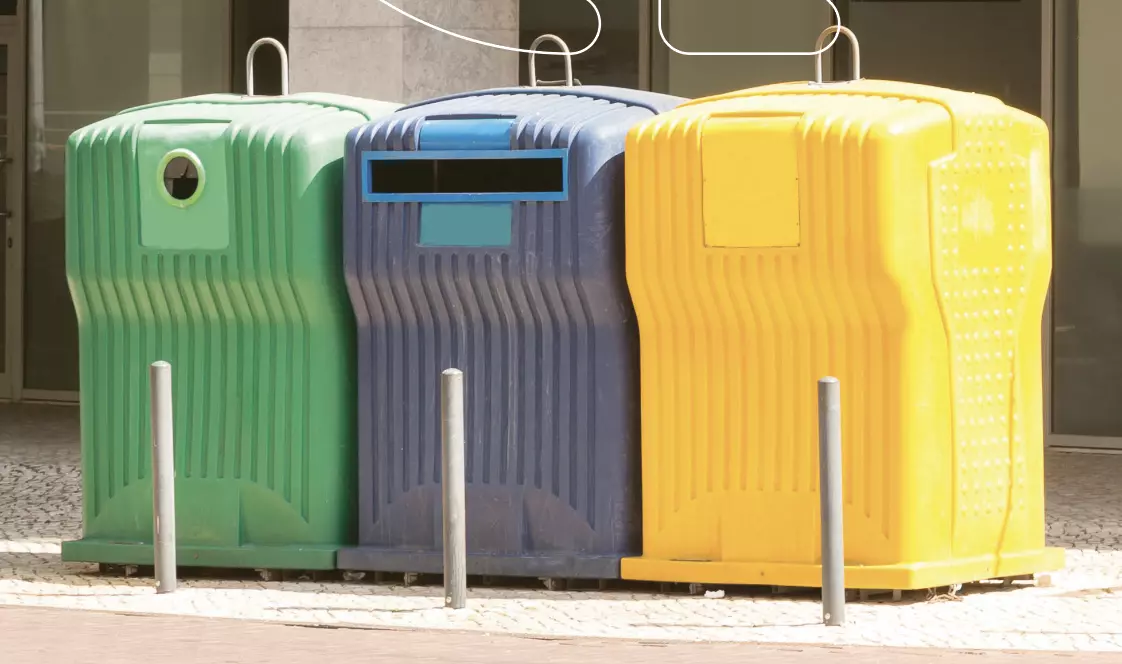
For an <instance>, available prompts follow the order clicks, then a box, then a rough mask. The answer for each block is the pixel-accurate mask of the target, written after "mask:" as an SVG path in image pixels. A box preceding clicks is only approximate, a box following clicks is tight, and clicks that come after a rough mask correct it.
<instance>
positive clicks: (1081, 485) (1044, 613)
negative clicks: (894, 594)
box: [0, 406, 1122, 651]
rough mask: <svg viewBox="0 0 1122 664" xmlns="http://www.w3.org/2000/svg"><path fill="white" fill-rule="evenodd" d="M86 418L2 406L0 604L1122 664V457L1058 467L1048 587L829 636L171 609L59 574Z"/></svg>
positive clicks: (740, 609)
mask: <svg viewBox="0 0 1122 664" xmlns="http://www.w3.org/2000/svg"><path fill="white" fill-rule="evenodd" d="M77 418H78V411H77V409H76V408H64V407H46V406H44V407H29V406H21V407H12V406H0V605H21V606H39V607H55V608H79V609H91V610H100V611H113V612H128V613H144V614H172V615H193V616H203V617H236V618H249V619H257V620H265V621H279V622H287V623H299V624H324V625H350V626H368V627H381V626H388V627H415V628H435V629H456V630H471V631H485V632H489V633H508V634H523V635H542V636H546V635H548V636H588V637H619V638H634V639H658V640H687V641H753V642H763V643H801V644H832V645H843V644H849V645H884V646H899V647H939V648H957V649H963V648H968V649H1023V650H1064V651H1074V650H1092V651H1122V455H1111V454H1080V453H1070V452H1050V453H1049V454H1048V458H1047V478H1048V540H1049V544H1050V545H1053V546H1063V547H1065V548H1067V549H1068V559H1067V563H1068V567H1067V569H1066V570H1065V571H1063V572H1061V573H1058V574H1054V575H1052V577H1051V584H1050V585H1047V587H1043V586H1041V587H1033V586H1027V585H1026V586H1013V587H1009V588H1003V587H1000V586H979V587H973V586H968V587H967V588H965V589H963V591H962V592H961V593H960V594H959V595H958V596H957V597H945V596H943V597H936V598H933V599H930V600H928V599H926V598H925V597H924V596H922V595H920V596H916V597H911V596H907V597H905V598H904V600H903V601H900V602H892V601H887V600H883V601H882V600H875V599H874V600H870V601H864V602H856V603H851V604H850V605H849V606H848V608H847V617H848V623H849V624H848V625H847V626H846V627H843V628H833V629H831V628H825V627H823V626H821V625H820V624H819V623H820V611H821V608H820V605H819V604H818V602H817V601H816V600H815V599H814V598H813V597H810V598H807V597H803V598H799V597H793V598H788V597H773V596H770V595H764V596H757V595H744V596H741V595H739V594H736V593H731V592H730V593H729V596H727V597H724V598H720V599H706V598H704V597H693V596H690V595H688V594H684V593H682V594H668V593H659V592H653V590H657V588H654V589H647V588H645V587H641V588H629V589H622V590H609V591H572V592H547V591H545V590H544V589H541V590H538V589H535V588H522V589H517V588H477V587H473V588H472V589H471V591H470V600H469V607H468V609H466V610H463V611H447V610H445V609H443V608H442V604H443V598H442V590H441V588H439V587H433V586H410V587H404V586H401V585H379V584H374V583H369V582H365V581H364V582H357V583H344V582H331V583H327V582H313V581H278V582H268V583H266V582H262V581H259V580H216V579H200V580H184V581H181V585H180V590H179V591H177V592H176V593H174V594H170V595H160V596H157V595H156V594H155V592H154V589H153V582H152V580H151V579H145V578H127V579H126V578H116V577H105V576H100V575H98V574H97V569H96V566H92V565H82V564H66V563H63V562H62V561H61V560H60V557H59V548H60V542H61V541H63V540H67V539H74V538H77V537H79V536H80V533H81V489H80V478H81V468H80V462H79V453H78V446H77V438H78V435H77Z"/></svg>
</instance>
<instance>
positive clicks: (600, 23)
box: [378, 0, 842, 56]
mask: <svg viewBox="0 0 1122 664" xmlns="http://www.w3.org/2000/svg"><path fill="white" fill-rule="evenodd" d="M584 1H585V2H587V3H588V5H589V6H590V7H592V11H593V12H595V13H596V35H595V36H594V37H593V38H592V41H591V42H589V43H588V46H585V47H584V48H582V49H580V50H579V51H573V52H571V53H570V54H569V55H580V54H582V53H587V52H588V51H589V50H590V49H592V47H593V46H595V45H596V42H598V41H599V40H600V33H601V31H603V29H604V19H603V17H601V16H600V8H599V7H597V6H596V3H595V2H593V0H584ZM785 1H787V2H790V1H791V0H785ZM378 2H380V3H382V4H383V5H385V6H387V7H389V8H390V9H392V10H394V11H395V12H397V13H398V14H401V15H402V16H404V17H406V18H408V19H410V20H412V21H416V22H417V23H420V24H421V25H423V26H425V27H428V28H432V29H433V30H436V31H437V32H443V33H444V34H446V35H448V36H450V37H455V38H456V39H462V40H464V41H467V42H471V43H473V44H479V45H480V46H490V47H491V48H497V49H500V50H503V51H511V52H514V53H527V54H530V55H535V54H539V55H565V54H564V53H562V52H561V51H534V50H531V49H528V48H514V47H513V46H504V45H502V44H495V43H492V42H489V41H483V40H482V39H475V38H473V37H466V36H464V35H461V34H458V33H455V32H452V31H451V30H446V29H444V28H442V27H440V26H438V25H433V24H432V23H429V22H428V21H426V20H424V19H422V18H419V17H417V16H414V15H413V14H410V13H409V12H407V11H405V10H404V9H402V8H401V7H398V6H397V5H395V4H393V3H392V2H390V0H378ZM823 2H825V3H826V4H827V5H829V6H830V10H831V11H833V12H834V19H835V20H836V21H837V22H836V23H835V24H834V25H835V26H836V27H838V28H840V27H842V20H841V12H840V11H838V6H837V4H835V2H834V0H823ZM657 11H658V36H659V37H661V38H662V43H663V44H666V47H667V48H669V49H670V50H671V51H674V52H675V53H677V54H679V55H804V56H805V55H821V54H823V53H825V52H826V51H828V50H830V49H831V48H833V47H834V44H836V43H837V41H838V39H839V38H840V37H841V33H840V32H835V33H834V38H833V39H831V40H830V43H829V44H826V45H825V46H823V47H822V48H820V49H818V50H817V51H683V50H682V49H680V48H678V47H676V46H674V45H673V44H671V43H670V40H669V39H667V38H666V32H665V31H664V30H663V27H662V0H658V8H657Z"/></svg>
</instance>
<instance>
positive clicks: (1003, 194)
mask: <svg viewBox="0 0 1122 664" xmlns="http://www.w3.org/2000/svg"><path fill="white" fill-rule="evenodd" d="M729 145H733V146H739V147H744V146H751V147H752V148H754V149H753V150H751V151H747V150H740V151H739V152H737V151H736V150H727V148H728V147H729ZM710 147H713V148H715V149H714V150H710ZM706 150H709V154H706ZM714 152H716V153H717V157H714V156H713V153H714ZM627 157H628V165H627V168H628V173H627V186H628V191H627V195H628V206H627V215H628V217H627V224H628V225H627V264H628V283H629V285H630V288H631V292H632V296H633V298H634V303H635V309H636V312H637V315H638V318H639V329H640V334H641V340H642V341H641V357H642V359H641V367H642V406H643V425H642V426H643V443H642V445H643V518H644V528H643V548H644V551H643V556H642V557H640V558H628V559H626V560H624V561H623V564H622V568H623V575H624V577H625V578H629V579H642V580H652V581H671V582H698V583H734V584H771V585H791V586H817V585H819V584H820V582H821V568H820V566H819V564H820V554H821V548H820V520H819V514H820V498H819V494H818V482H819V477H818V469H819V466H818V449H817V447H818V438H817V435H818V427H817V423H818V413H817V400H816V385H815V384H816V381H817V380H818V379H820V378H823V377H825V376H835V377H837V378H838V379H839V380H840V383H841V393H842V415H841V421H842V441H843V446H844V450H843V462H844V481H843V483H844V493H845V499H844V502H845V505H844V522H845V559H846V564H847V568H846V578H845V581H846V584H847V586H848V587H851V588H873V589H912V588H928V587H935V586H941V585H950V584H952V583H962V582H969V581H975V580H980V579H987V578H991V577H1000V576H1015V575H1020V574H1031V573H1034V572H1039V571H1047V570H1050V569H1055V568H1056V566H1057V565H1059V566H1061V567H1062V552H1061V551H1057V550H1053V549H1047V548H1045V546H1044V544H1045V543H1044V502H1043V498H1044V495H1043V494H1044V492H1043V467H1042V466H1043V464H1042V460H1043V459H1042V457H1043V454H1042V450H1043V438H1042V428H1041V422H1042V412H1043V411H1042V407H1043V397H1042V381H1041V364H1040V357H1041V354H1040V343H1041V334H1040V317H1041V313H1042V310H1043V307H1044V301H1045V295H1046V293H1047V289H1048V281H1049V273H1050V267H1051V262H1050V261H1051V256H1050V248H1051V247H1050V238H1049V225H1050V214H1049V213H1050V210H1049V206H1050V201H1049V196H1050V189H1049V184H1050V183H1049V169H1048V136H1047V129H1046V128H1045V126H1044V123H1043V122H1041V121H1040V120H1039V119H1038V118H1034V117H1032V116H1030V115H1028V114H1026V113H1023V112H1021V111H1018V110H1016V109H1013V108H1010V107H1007V106H1005V105H1004V104H1002V103H1001V102H1000V101H999V100H997V99H994V98H992V97H986V96H983V95H975V94H969V93H964V92H958V91H953V90H943V89H939V88H934V87H929V86H922V85H913V84H907V83H896V82H889V81H857V82H852V83H842V84H836V85H824V86H815V85H808V84H806V83H791V84H783V85H775V86H765V87H762V88H756V89H751V90H746V91H742V92H738V93H730V94H728V95H722V96H718V97H713V98H708V99H704V100H695V101H693V102H690V103H689V104H686V105H684V106H683V107H681V108H679V109H677V110H675V111H673V112H671V113H667V114H664V115H661V116H659V117H657V118H654V119H652V120H651V121H649V122H647V123H644V124H643V125H642V126H640V127H637V128H636V129H635V130H634V131H633V132H632V134H631V136H630V137H629V142H628V148H627ZM759 163H763V164H765V165H766V166H767V168H768V169H771V170H770V172H769V171H768V170H764V171H755V177H752V178H748V177H744V178H742V180H741V182H740V188H739V189H733V188H731V187H726V186H725V185H726V184H727V183H729V182H731V181H732V180H730V179H729V178H728V177H727V176H728V175H729V173H732V174H736V173H746V172H748V171H753V170H754V169H755V168H756V166H755V164H759ZM785 168H789V169H790V170H789V172H788V171H782V173H785V175H782V177H779V176H775V173H777V172H780V171H781V169H785ZM773 176H774V177H776V178H777V179H775V181H774V183H772V182H770V181H769V180H770V178H772V177H773ZM788 177H789V179H790V180H787V179H785V178H788ZM775 192H781V193H782V195H784V196H787V195H789V196H790V197H791V200H778V199H777V198H776V197H775V195H774V194H775ZM744 200H749V201H752V204H750V205H742V204H741V203H742V202H743V201H744ZM791 215H793V217H791ZM733 222H738V223H733ZM792 222H793V224H794V226H793V230H794V234H793V237H782V236H781V235H776V234H775V233H774V229H775V228H776V227H777V226H779V225H782V224H787V225H788V226H790V224H791V223H792ZM714 227H716V229H717V230H718V231H720V235H719V236H720V238H721V240H722V242H723V244H722V245H720V246H714V245H715V243H714V242H713V235H712V234H711V231H712V230H714ZM764 240H767V241H771V242H772V244H767V242H765V241H764Z"/></svg>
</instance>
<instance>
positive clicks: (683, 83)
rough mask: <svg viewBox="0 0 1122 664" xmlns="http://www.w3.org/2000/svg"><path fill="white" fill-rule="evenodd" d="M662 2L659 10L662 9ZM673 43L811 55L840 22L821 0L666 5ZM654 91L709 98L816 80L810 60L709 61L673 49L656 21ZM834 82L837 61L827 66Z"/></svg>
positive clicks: (695, 0)
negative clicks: (822, 37)
mask: <svg viewBox="0 0 1122 664" xmlns="http://www.w3.org/2000/svg"><path fill="white" fill-rule="evenodd" d="M658 5H659V3H658V1H657V0H656V2H655V3H654V7H655V9H656V10H657V8H658ZM661 5H662V27H663V33H664V34H665V35H666V38H667V39H668V40H669V41H670V43H671V44H673V45H674V47H675V48H677V49H678V50H680V51H694V52H701V51H725V52H727V51H753V52H764V51H771V52H779V51H782V52H795V53H798V52H807V51H813V50H814V43H815V41H816V40H817V39H818V35H819V34H820V33H821V32H822V30H824V29H825V28H826V27H827V26H829V25H831V24H832V23H834V22H835V19H834V14H833V12H832V11H831V10H830V8H829V6H828V5H827V4H826V3H825V2H823V1H822V0H661ZM652 23H653V25H652V26H651V27H652V31H653V36H652V39H651V44H652V47H651V48H652V51H653V60H654V63H653V69H652V71H653V84H652V87H653V88H654V89H655V90H660V91H665V92H668V93H670V94H673V95H680V96H683V97H691V98H693V97H703V96H706V95H712V94H720V93H723V92H729V91H732V90H740V89H743V88H750V87H753V86H757V85H766V84H768V83H782V82H786V81H806V80H809V79H810V78H812V77H813V76H814V63H813V61H812V60H811V58H809V57H807V56H792V55H776V56H703V55H681V54H680V53H675V52H674V51H672V50H670V49H669V48H668V47H667V46H666V45H665V44H664V43H663V41H662V38H661V37H660V36H659V30H658V20H657V14H655V19H654V20H652ZM824 66H825V72H826V76H827V77H828V76H829V71H830V66H831V60H830V54H829V53H827V54H826V56H825V60H824Z"/></svg>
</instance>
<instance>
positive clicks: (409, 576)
mask: <svg viewBox="0 0 1122 664" xmlns="http://www.w3.org/2000/svg"><path fill="white" fill-rule="evenodd" d="M420 578H421V575H420V574H418V573H416V572H405V573H404V574H402V575H401V585H403V586H405V587H406V588H408V587H410V586H415V585H417V581H418V580H420Z"/></svg>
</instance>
